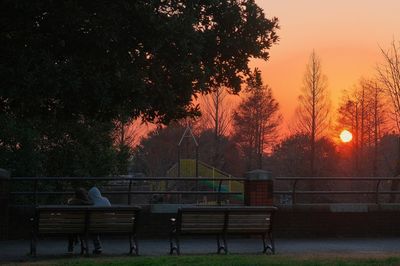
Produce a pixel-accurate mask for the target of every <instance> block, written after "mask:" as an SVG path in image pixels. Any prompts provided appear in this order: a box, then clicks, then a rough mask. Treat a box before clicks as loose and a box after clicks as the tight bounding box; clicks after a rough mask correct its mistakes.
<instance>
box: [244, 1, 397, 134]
mask: <svg viewBox="0 0 400 266" xmlns="http://www.w3.org/2000/svg"><path fill="white" fill-rule="evenodd" d="M256 3H257V4H258V5H259V6H260V7H262V8H263V9H264V12H265V13H266V15H267V17H272V16H276V17H278V19H279V21H280V26H281V29H280V30H279V31H278V35H279V36H280V42H279V44H278V45H276V46H274V47H273V48H272V49H271V51H270V53H271V58H270V60H269V61H268V62H264V61H261V60H254V61H253V62H252V67H254V66H257V67H258V68H260V69H261V71H262V73H263V79H264V82H265V83H268V84H269V85H270V86H271V87H272V89H273V91H274V95H275V97H276V98H277V100H278V101H279V103H280V105H281V111H282V113H283V116H284V119H285V124H287V123H288V122H289V121H290V120H291V119H292V117H293V113H294V109H295V106H296V104H297V97H298V95H299V93H300V87H301V84H302V79H303V73H304V70H305V65H306V63H307V61H308V57H309V55H310V53H311V52H312V50H313V49H315V51H316V53H317V54H318V55H319V57H320V58H321V63H322V69H323V72H324V73H325V74H326V76H327V78H328V89H329V91H330V95H331V99H332V102H333V106H334V110H335V109H336V106H337V102H338V100H339V98H340V96H341V92H342V91H343V90H344V89H349V88H351V87H352V86H353V85H354V84H356V83H357V82H358V80H359V79H360V77H362V76H363V77H373V76H374V75H375V66H376V64H377V63H378V62H379V61H380V51H379V46H382V47H388V45H390V42H391V41H392V39H393V38H395V39H396V40H399V39H400V15H399V11H400V1H398V0H256ZM286 127H287V126H286V125H285V126H284V129H286Z"/></svg>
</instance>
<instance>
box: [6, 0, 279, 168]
mask: <svg viewBox="0 0 400 266" xmlns="http://www.w3.org/2000/svg"><path fill="white" fill-rule="evenodd" d="M0 10H1V11H0V25H1V33H0V54H1V56H2V58H1V60H0V82H1V83H0V122H1V125H2V126H1V128H0V156H1V157H0V165H1V166H2V167H4V168H7V169H10V170H12V172H13V175H105V174H110V173H113V172H120V171H122V172H124V169H118V168H121V167H122V168H123V166H124V165H125V164H124V161H126V159H127V157H129V152H126V151H125V149H116V148H115V147H114V146H113V142H112V138H111V132H112V130H113V127H114V125H113V123H114V122H115V121H116V120H121V119H122V120H124V119H126V118H127V117H129V118H135V117H139V116H142V117H144V119H146V120H150V121H157V122H163V123H167V122H169V121H171V120H174V119H178V118H182V117H185V116H188V115H195V114H197V113H198V109H197V107H196V106H194V105H193V104H192V103H191V100H192V97H193V95H195V94H196V93H199V92H208V91H209V88H211V87H215V86H217V85H221V86H222V85H223V86H227V87H229V88H231V89H232V91H233V92H237V91H239V90H240V86H241V83H242V80H243V79H244V78H245V77H246V75H248V74H249V68H248V61H249V58H250V57H256V58H262V59H268V49H269V48H270V46H271V45H272V44H273V43H274V42H276V41H277V36H276V34H275V30H276V28H277V20H276V19H272V20H268V19H266V18H265V16H264V14H263V12H262V10H261V9H260V8H259V7H258V6H257V5H256V4H255V3H254V1H253V0H248V1H243V0H240V1H239V0H236V1H222V2H221V1H213V0H208V1H206V0H203V1H197V0H196V1H194V0H193V1H157V0H152V1H147V0H146V1H145V0H139V1H133V0H124V1H73V0H70V1H51V0H39V1H11V0H10V1H8V0H2V1H1V2H0ZM121 152H122V155H121Z"/></svg>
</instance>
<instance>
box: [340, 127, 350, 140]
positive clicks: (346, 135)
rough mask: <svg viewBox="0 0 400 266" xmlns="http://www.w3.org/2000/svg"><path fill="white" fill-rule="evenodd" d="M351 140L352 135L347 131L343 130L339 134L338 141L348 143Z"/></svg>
mask: <svg viewBox="0 0 400 266" xmlns="http://www.w3.org/2000/svg"><path fill="white" fill-rule="evenodd" d="M352 139H353V134H351V132H350V131H348V130H343V131H342V132H340V140H341V141H342V142H344V143H346V142H350V141H351V140H352Z"/></svg>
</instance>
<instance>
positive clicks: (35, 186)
mask: <svg viewBox="0 0 400 266" xmlns="http://www.w3.org/2000/svg"><path fill="white" fill-rule="evenodd" d="M244 180H245V179H243V178H235V177H232V178H221V177H135V176H110V177H13V178H11V179H10V182H11V183H18V182H31V183H32V190H23V191H20V190H16V191H15V190H12V191H10V196H11V197H17V196H33V202H32V205H37V204H38V199H39V197H41V196H50V195H53V196H56V195H59V196H64V195H73V194H74V191H72V190H71V191H48V190H41V189H40V186H39V183H40V182H43V181H45V182H46V183H50V182H58V183H59V182H61V183H70V184H72V183H73V182H92V183H93V182H107V181H125V182H127V189H126V190H123V191H104V192H102V194H104V195H126V196H127V204H128V205H130V204H131V203H132V195H166V194H171V195H214V196H216V197H217V204H219V205H221V198H222V197H223V196H230V195H243V191H241V192H230V191H222V184H223V182H224V181H227V182H228V181H239V182H243V181H244ZM140 181H150V182H165V181H187V182H193V181H194V182H201V181H214V182H215V181H217V182H218V190H216V191H215V190H201V191H183V190H179V191H176V190H160V191H155V190H147V191H144V190H133V185H134V183H135V182H140Z"/></svg>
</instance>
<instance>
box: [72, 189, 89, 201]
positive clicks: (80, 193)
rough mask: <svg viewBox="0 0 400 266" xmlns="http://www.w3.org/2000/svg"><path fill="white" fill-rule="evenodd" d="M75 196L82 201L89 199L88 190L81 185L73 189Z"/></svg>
mask: <svg viewBox="0 0 400 266" xmlns="http://www.w3.org/2000/svg"><path fill="white" fill-rule="evenodd" d="M75 198H77V199H80V200H83V201H89V197H88V192H87V191H86V189H84V188H82V187H80V188H77V189H76V190H75Z"/></svg>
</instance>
